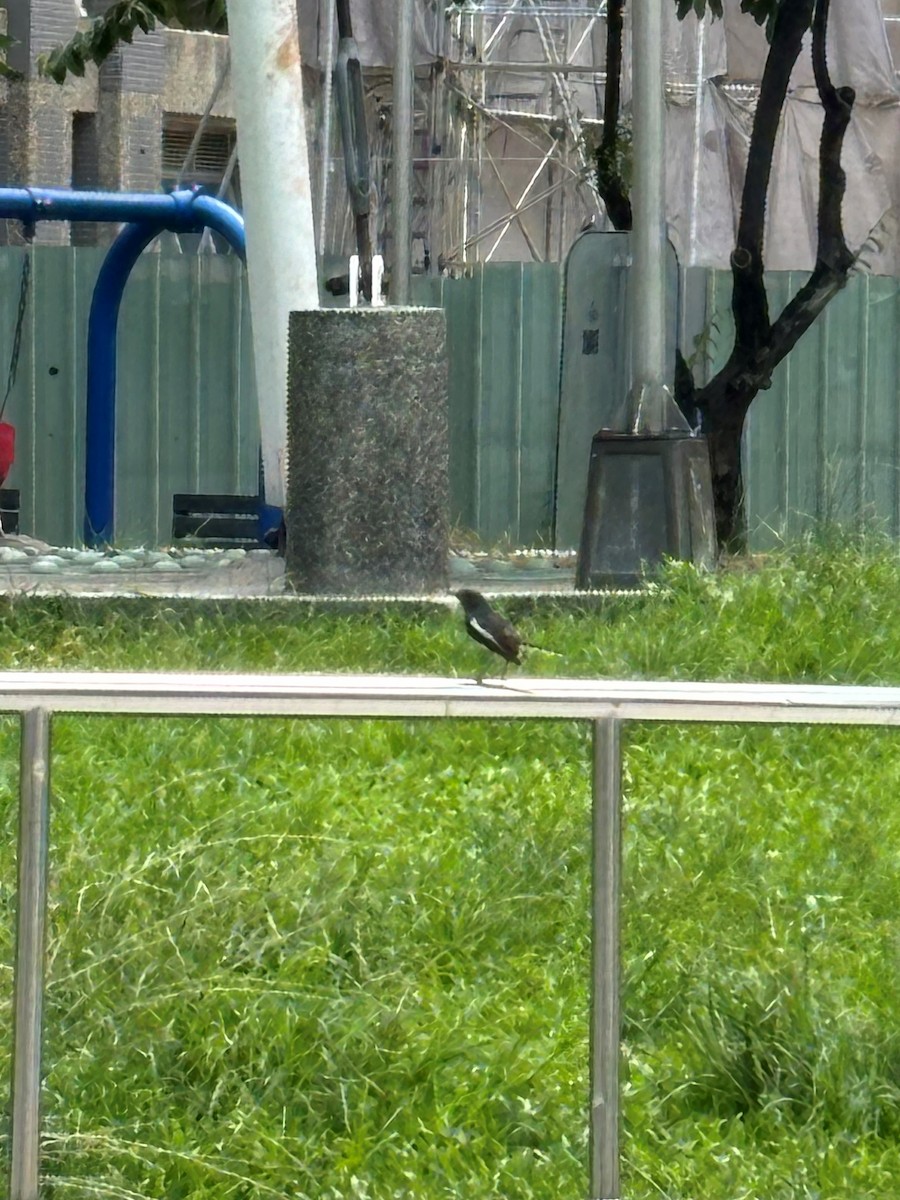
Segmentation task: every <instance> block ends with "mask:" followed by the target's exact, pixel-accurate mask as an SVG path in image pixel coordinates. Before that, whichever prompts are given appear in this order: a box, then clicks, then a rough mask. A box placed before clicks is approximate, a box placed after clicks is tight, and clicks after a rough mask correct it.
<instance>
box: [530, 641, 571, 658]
mask: <svg viewBox="0 0 900 1200" xmlns="http://www.w3.org/2000/svg"><path fill="white" fill-rule="evenodd" d="M522 645H523V646H526V647H527V648H528V649H529V650H537V652H538V654H550V655H552V656H553V658H563V657H565V656H564V655H562V654H560V653H559V651H558V650H548V649H547V647H546V646H538V645H537V643H535V642H523V643H522Z"/></svg>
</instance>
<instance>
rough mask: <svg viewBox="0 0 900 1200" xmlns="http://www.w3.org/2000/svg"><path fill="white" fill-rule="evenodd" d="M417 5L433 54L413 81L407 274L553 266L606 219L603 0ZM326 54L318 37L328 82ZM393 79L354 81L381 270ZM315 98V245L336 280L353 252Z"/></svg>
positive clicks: (380, 70)
mask: <svg viewBox="0 0 900 1200" xmlns="http://www.w3.org/2000/svg"><path fill="white" fill-rule="evenodd" d="M417 7H418V19H419V22H420V24H419V30H420V33H422V31H424V33H423V34H422V36H423V37H424V39H425V41H426V42H427V45H428V47H429V53H428V54H427V55H421V56H420V57H419V60H418V62H417V65H416V70H415V88H414V147H415V148H414V154H413V187H412V214H411V218H412V229H411V232H412V255H413V270H414V272H416V273H435V272H438V273H442V274H450V275H455V274H459V273H462V272H464V271H465V270H466V269H467V268H469V267H471V266H472V265H473V264H474V263H477V262H487V261H497V260H501V259H506V260H514V261H521V260H523V259H525V260H528V259H531V260H533V261H554V260H555V261H559V260H561V259H562V258H564V257H565V253H566V251H567V249H568V247H569V245H570V244H571V242H572V239H573V237H574V236H575V235H576V234H577V233H578V231H579V230H580V229H581V228H582V227H583V226H585V224H587V223H591V222H592V221H598V220H602V219H603V215H604V210H603V206H602V204H601V202H600V200H599V198H598V196H597V193H596V190H595V188H594V182H593V170H594V168H593V161H592V160H593V152H592V148H593V146H594V145H595V144H596V141H597V138H598V136H599V127H600V126H601V125H602V119H601V114H602V111H603V87H604V83H605V74H604V71H603V70H602V69H601V68H602V66H603V65H604V60H605V52H606V23H605V13H606V0H557V2H554V0H510V2H509V3H497V2H496V0H483V2H481V3H466V4H465V5H462V6H461V5H458V4H451V5H450V6H449V7H447V6H446V4H445V3H443V2H442V0H420V2H419V4H418V6H417ZM333 57H334V49H333V43H329V42H328V40H327V39H326V40H325V44H324V49H323V52H322V59H323V67H324V70H323V76H324V78H326V79H327V78H329V76H330V67H331V63H332V62H333ZM598 63H599V64H600V67H599V68H598ZM391 75H392V73H391V70H390V69H389V67H387V66H382V67H379V66H367V67H365V68H364V71H363V78H364V91H365V103H366V119H367V125H368V131H369V160H370V175H371V205H370V211H371V239H372V244H373V246H374V247H376V248H377V249H378V250H379V251H380V252H381V253H383V254H384V255H385V256H386V259H387V261H388V262H390V261H391V260H392V253H391V250H392V248H391V220H390V203H391V198H390V192H391V183H390V166H391V154H392V126H393V88H392V78H391ZM321 101H322V102H321V110H320V114H319V121H318V129H319V137H318V142H319V144H318V146H317V147H316V150H315V157H316V160H317V163H318V168H317V172H316V184H317V187H316V191H317V197H316V199H317V210H318V213H319V220H318V233H319V246H320V250H321V251H324V252H325V253H326V255H327V257H328V258H329V260H330V263H331V266H332V268H335V269H336V268H337V263H338V260H339V259H340V258H341V257H342V256H345V255H346V254H348V253H351V252H352V244H353V226H352V219H351V217H350V214H349V211H348V209H347V205H346V192H345V189H344V187H343V186H342V183H341V175H342V169H341V167H340V163H341V159H342V147H341V145H340V138H339V134H338V130H337V122H336V120H335V119H334V118H333V116H332V115H331V100H330V96H329V94H328V88H327V87H326V88H324V89H323V94H322V97H321Z"/></svg>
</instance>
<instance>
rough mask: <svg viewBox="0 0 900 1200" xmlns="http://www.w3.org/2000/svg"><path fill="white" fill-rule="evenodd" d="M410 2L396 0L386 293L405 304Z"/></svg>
mask: <svg viewBox="0 0 900 1200" xmlns="http://www.w3.org/2000/svg"><path fill="white" fill-rule="evenodd" d="M413 5H414V0H397V40H396V47H395V51H394V111H393V147H392V152H393V158H394V170H393V187H392V189H391V191H392V195H391V217H392V220H391V224H392V233H393V237H392V241H393V263H392V264H391V284H390V291H389V293H388V295H389V297H390V302H391V304H409V276H410V271H411V270H412V247H411V217H412V154H413V36H412V35H413V13H414V8H413Z"/></svg>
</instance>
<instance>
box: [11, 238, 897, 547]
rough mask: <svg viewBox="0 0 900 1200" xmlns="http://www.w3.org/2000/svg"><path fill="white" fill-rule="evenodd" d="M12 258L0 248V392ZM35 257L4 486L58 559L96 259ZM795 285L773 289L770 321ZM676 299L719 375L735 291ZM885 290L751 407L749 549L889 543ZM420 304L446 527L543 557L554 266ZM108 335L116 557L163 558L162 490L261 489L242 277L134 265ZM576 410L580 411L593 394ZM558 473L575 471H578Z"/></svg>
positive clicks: (875, 287)
mask: <svg viewBox="0 0 900 1200" xmlns="http://www.w3.org/2000/svg"><path fill="white" fill-rule="evenodd" d="M24 253H25V251H23V250H21V249H17V248H11V247H10V248H4V249H2V250H0V392H2V391H3V390H5V378H6V368H7V365H8V363H9V355H10V349H11V345H12V337H13V331H14V328H15V323H16V308H17V304H18V297H19V280H20V272H21V266H22V258H23V254H24ZM33 253H34V260H33V266H34V269H33V285H32V293H31V297H30V302H29V305H28V310H27V313H26V318H25V323H24V336H23V342H22V351H21V357H20V363H19V375H18V380H17V383H16V385H15V387H14V389H13V392H12V395H11V398H10V401H9V405H8V407H7V411H6V418H5V419H7V420H9V421H11V422H12V424H14V425H15V426H16V429H17V442H18V444H17V456H16V463H15V466H14V467H13V470H12V472H11V474H10V476H9V479H8V480H7V484H6V486H7V487H10V488H17V489H19V491H20V495H21V517H20V527H21V529H22V530H23V531H24V532H27V533H32V534H34V535H36V536H38V537H41V538H44V539H46V540H47V541H50V542H52V543H54V544H58V545H65V544H70V543H73V542H78V541H79V539H80V534H81V525H82V515H83V487H84V482H83V481H84V403H85V374H86V363H85V346H86V333H87V317H88V311H89V307H90V299H91V292H92V288H93V284H94V280H95V278H96V275H97V271H98V270H99V267H100V264H101V262H102V258H103V253H104V252H103V251H102V250H97V249H93V248H79V249H64V248H58V247H40V246H39V247H36V248H35V250H34V251H33ZM800 281H801V280H800V278H799V277H797V276H788V275H779V276H771V277H770V279H769V284H770V298H771V309H772V311H773V312H777V311H778V309H779V307H780V305H781V304H783V303H784V301H785V300H786V299H787V297H788V296H789V295H791V294H792V293H793V291H794V290H795V289H796V287H797V286H798V284H799V282H800ZM620 283H621V281H613V282H612V283H611V285H610V286H611V295H612V294H613V292H615V294H616V295H620V294H621V286H620ZM687 284H688V286H687V289H686V290H687V291H688V292H690V294H691V295H692V296H693V297H696V296H697V295H698V294H699V295H700V296H703V295H704V292H705V303H703V304H700V305H698V304H696V303H695V302H692V303H691V304H690V306H689V307H690V309H691V311H692V312H695V313H697V315H696V316H694V317H693V321H692V323H693V324H695V325H696V326H697V329H696V330H695V331H692V330H690V329H688V330H687V331H686V332H683V333H682V339H681V340H682V345H687V346H688V348H689V347H690V344H691V333H692V332H701V330H702V329H704V328H705V329H706V330H707V332H711V333H712V336H713V339H714V341H715V347H714V353H713V362H715V359H716V356H717V355H718V356H719V357H721V356H722V355H724V353H725V351H726V350H727V347H728V340H729V330H730V317H729V311H728V310H729V302H730V278H729V276H728V274H727V273H725V272H694V271H691V272H688V273H687ZM898 291H900V281H898V280H895V279H888V278H882V277H865V276H862V277H859V278H856V279H854V280H853V281H852V282H851V283H850V285H849V286H848V287H847V289H846V290H845V291H844V292H843V293H841V295H840V296H838V297H837V299H836V300H835V301H834V302H833V303H832V304H831V305H830V306H829V308H828V309H827V310H826V312H825V314H824V316H823V317H822V318H821V319H820V320H819V321H818V322H817V323H816V325H815V326H814V327H813V329H811V330H810V332H809V333H808V334H807V335H806V336H805V337H804V338H803V340H802V341H801V342H800V344H799V345H798V347H797V348H796V349H795V351H794V353H793V354H792V355H791V357H790V358H789V359H788V360H787V362H786V363H784V364H782V366H781V367H780V368H779V369H778V370H777V371H776V373H775V376H774V379H773V383H772V388H771V389H770V390H769V391H768V392H766V393H763V394H761V395H760V396H759V397H758V398H757V400H756V402H755V404H754V407H753V410H752V413H751V420H750V428H749V431H748V437H747V460H748V461H747V481H748V500H749V513H750V520H751V526H752V527H753V528H754V530H755V533H754V540H755V542H756V544H757V545H759V546H765V545H769V544H772V543H773V542H775V541H777V540H778V539H779V538H781V537H784V536H788V537H790V536H792V535H794V534H796V533H798V532H799V531H801V530H802V529H804V528H807V527H809V525H810V524H812V523H814V522H816V521H821V520H837V521H842V522H845V523H846V522H848V521H849V522H860V521H866V522H868V523H878V524H880V525H881V526H882V527H884V528H885V529H887V530H889V531H890V532H891V533H892V534H893V535H894V536H897V537H900V397H898V372H900V363H898V354H900V350H898V338H897V335H896V332H895V329H896V325H897V318H898V316H900V300H898ZM684 292H685V289H682V294H684ZM413 295H414V300H415V302H416V303H423V304H442V305H443V306H444V307H445V308H446V310H447V322H448V336H449V346H450V431H451V463H450V469H451V496H452V520H453V522H454V524H455V525H457V526H459V527H461V528H464V529H467V530H474V531H475V532H476V533H477V534H478V535H479V537H480V538H482V539H483V540H485V541H487V542H491V543H497V542H507V543H509V544H513V545H534V544H541V543H544V544H547V543H549V542H550V539H551V537H552V530H553V513H554V498H555V494H556V462H557V444H558V431H559V423H560V403H559V371H560V353H561V329H562V271H561V268H560V266H559V265H558V264H540V263H538V264H530V263H529V264H520V263H498V264H488V265H486V266H480V267H477V268H475V269H474V270H473V272H472V273H471V275H469V276H468V277H466V278H462V279H454V280H451V279H430V278H417V279H415V280H414V288H413ZM713 321H715V323H716V324H717V325H718V326H719V330H718V332H717V333H716V332H715V331H714V330H713ZM683 323H685V324H687V323H688V322H687V321H685V322H683ZM119 328H120V332H119V388H118V422H117V443H116V454H117V463H116V484H117V512H116V529H117V540H118V541H120V542H121V543H122V544H129V545H134V544H140V543H144V544H165V543H167V542H169V541H170V540H171V528H172V496H173V494H174V493H176V492H207V493H213V492H224V493H234V494H252V493H254V492H255V491H256V487H257V463H258V440H259V435H258V422H257V413H256V399H255V392H254V387H253V372H252V357H251V342H250V322H249V308H248V305H247V299H246V289H245V287H244V281H243V271H242V268H241V266H240V263H238V262H237V260H236V259H234V258H233V257H231V256H216V255H199V256H197V255H184V256H182V255H172V254H170V253H168V252H165V251H164V252H160V253H148V254H146V255H144V257H143V258H142V260H141V262H140V263H139V264H138V266H137V268H136V270H135V272H134V276H133V278H132V280H131V282H130V283H129V286H128V289H127V291H126V295H125V300H124V303H123V307H122V315H121V319H120V327H119ZM620 335H621V327H620V325H619V324H617V326H616V328H613V329H609V330H607V329H605V328H604V329H601V333H600V336H601V338H604V337H605V338H608V343H609V344H608V345H607V346H605V347H604V348H603V355H606V356H615V355H621V354H622V353H623V347H622V346H621V336H620ZM601 357H602V356H601ZM574 402H575V403H579V404H580V403H584V404H592V401H591V398H590V397H585V398H584V399H583V400H582V399H580V398H579V399H577V400H576V401H574ZM571 403H573V400H572V398H568V399H567V404H571ZM587 423H588V424H589V421H588V422H587ZM589 449H590V447H589V445H588V444H585V446H584V448H583V457H584V470H585V472H586V470H587V460H588V453H589ZM564 458H565V456H564ZM561 465H562V468H563V470H565V471H568V472H571V471H575V470H578V469H579V468H578V465H577V463H575V461H574V458H573V457H572V455H569V459H568V460H567V461H563V462H562V464H561ZM570 523H571V522H570Z"/></svg>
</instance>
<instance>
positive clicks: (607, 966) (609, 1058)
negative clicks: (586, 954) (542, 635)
mask: <svg viewBox="0 0 900 1200" xmlns="http://www.w3.org/2000/svg"><path fill="white" fill-rule="evenodd" d="M621 799H622V748H621V741H620V733H619V722H618V721H617V720H615V719H614V718H606V719H604V720H602V721H595V722H594V771H593V809H592V812H593V816H592V843H593V845H592V849H593V853H592V870H591V1042H590V1045H591V1050H590V1053H591V1113H590V1188H591V1191H590V1196H591V1200H618V1197H619V1043H620V1036H621V1034H620V1030H621V1017H620V1012H619V894H620V884H621V870H622V818H621Z"/></svg>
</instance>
